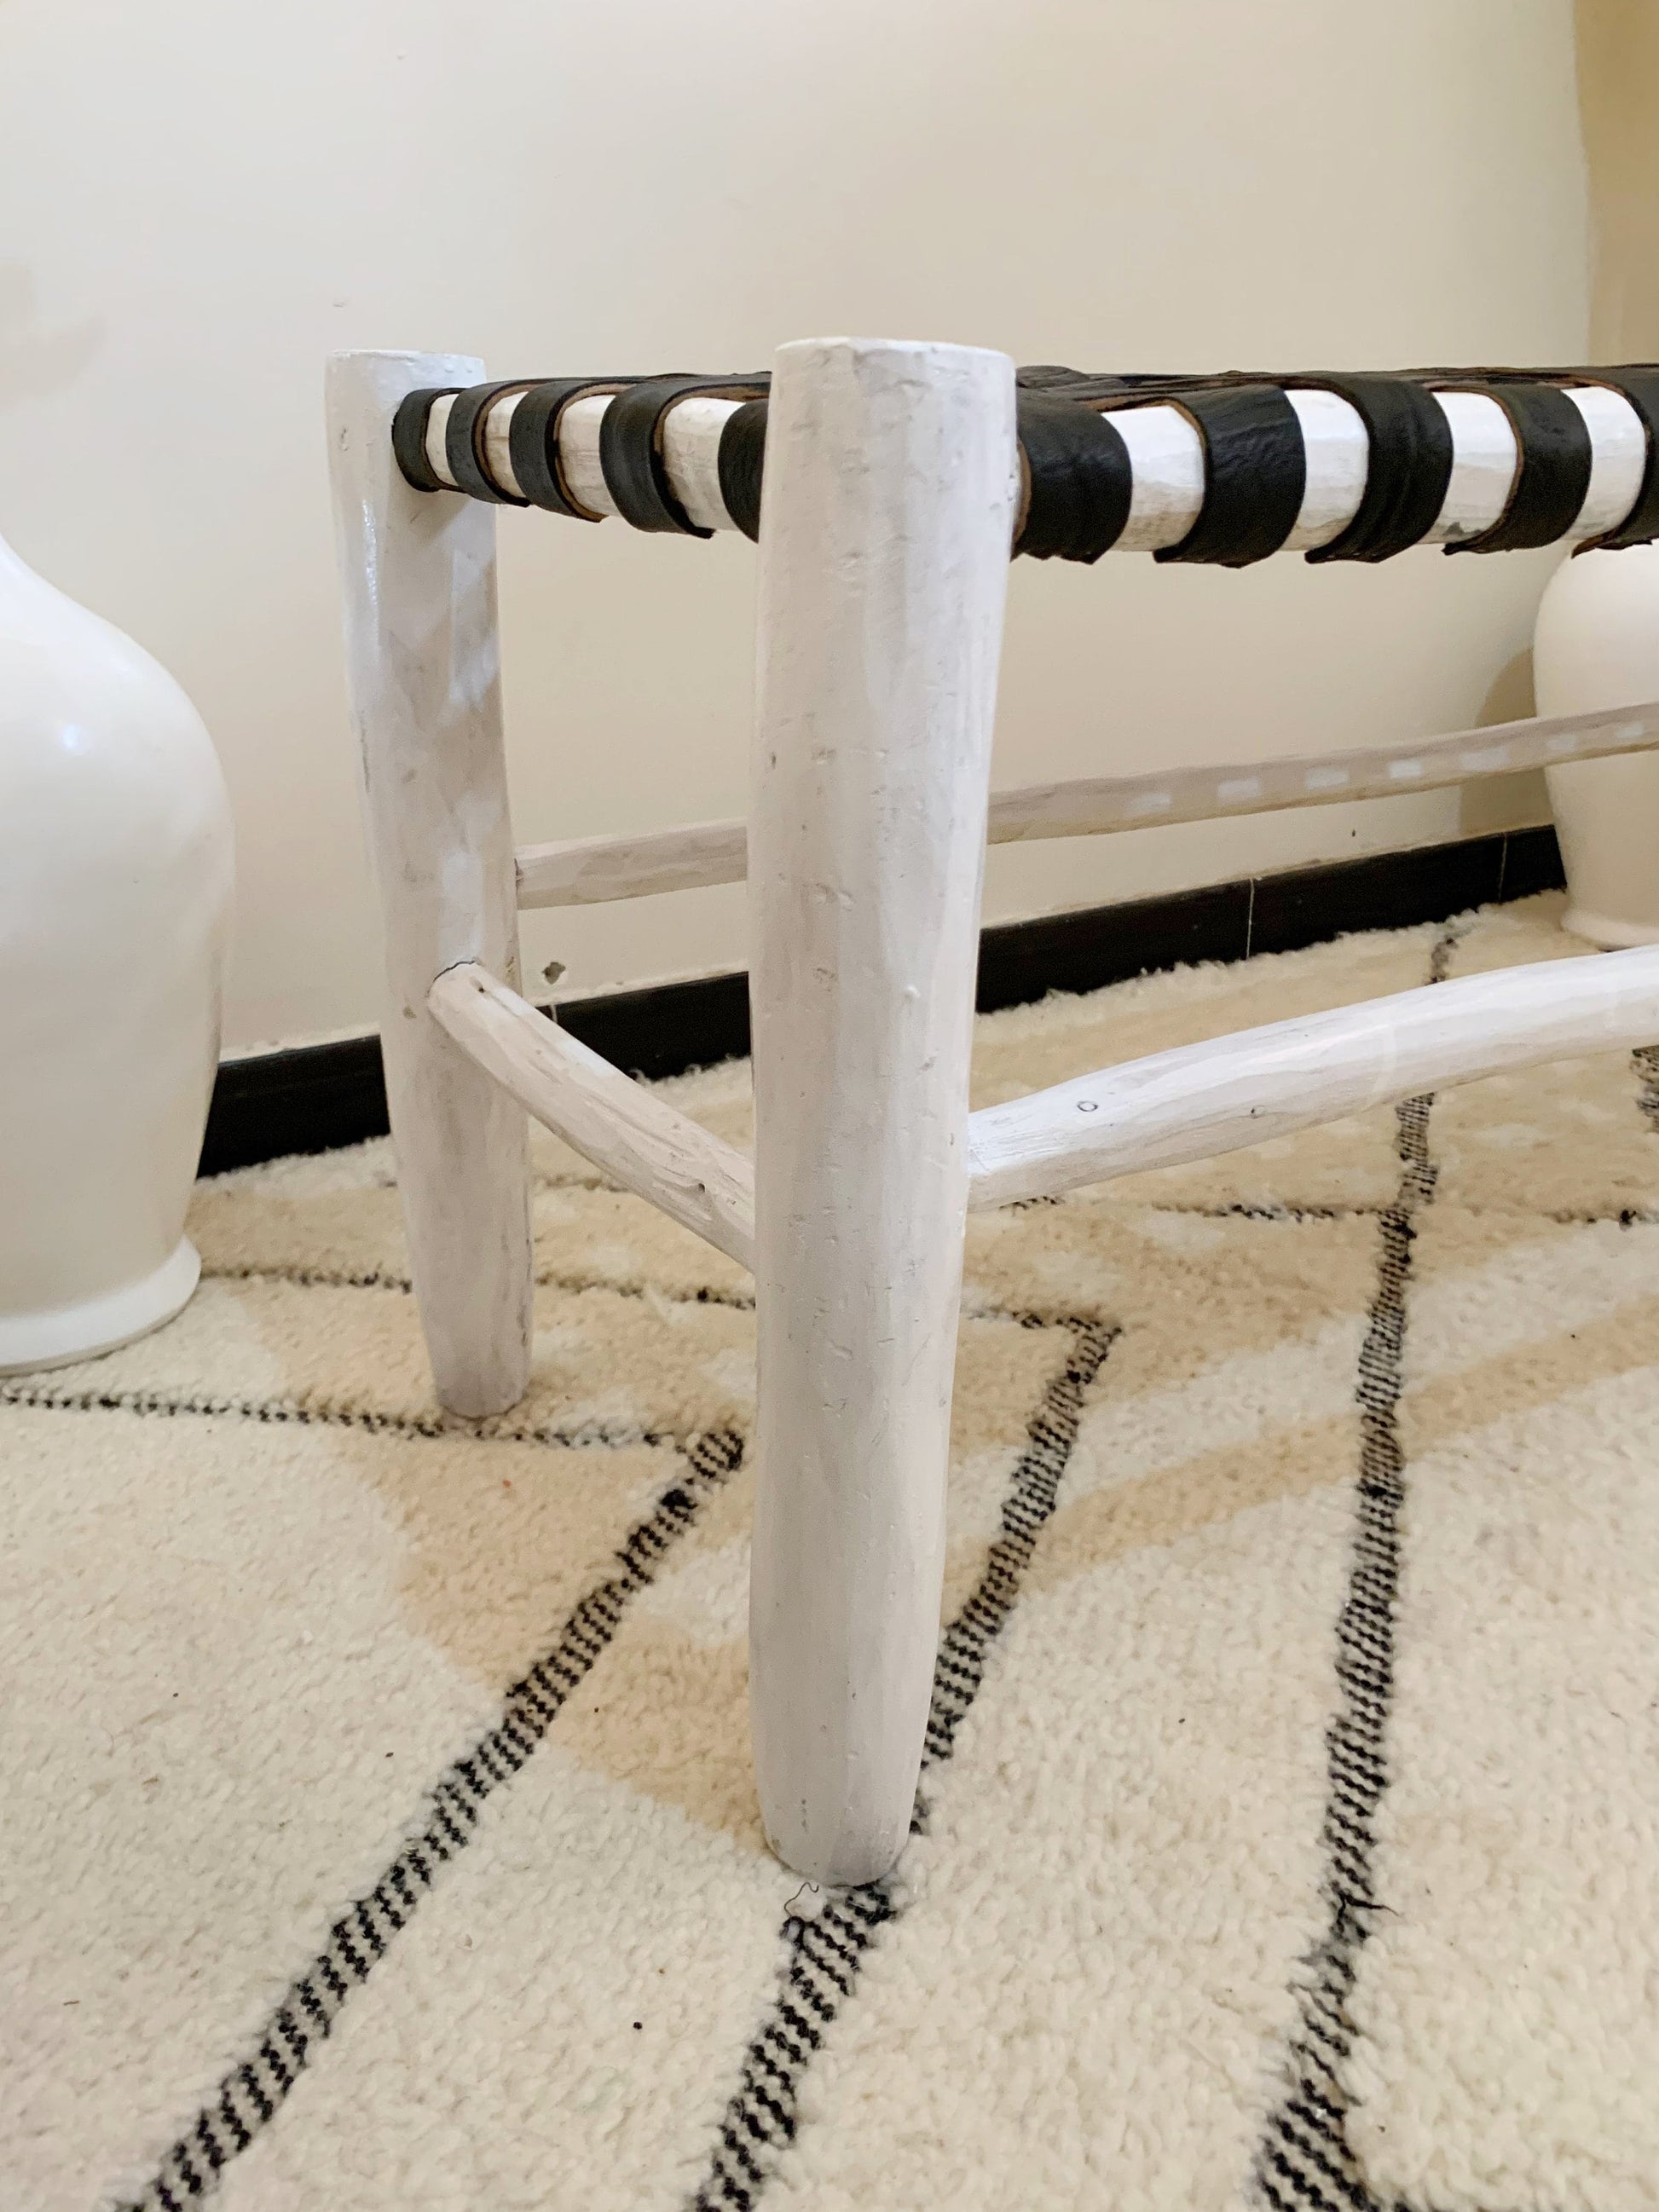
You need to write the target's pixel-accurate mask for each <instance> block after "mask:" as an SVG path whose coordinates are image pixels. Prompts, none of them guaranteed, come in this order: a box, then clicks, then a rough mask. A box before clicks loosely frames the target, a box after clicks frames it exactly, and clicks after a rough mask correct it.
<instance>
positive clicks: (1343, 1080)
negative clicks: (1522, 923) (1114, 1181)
mask: <svg viewBox="0 0 1659 2212" xmlns="http://www.w3.org/2000/svg"><path fill="white" fill-rule="evenodd" d="M1656 1040H1659V946H1644V947H1643V948H1642V949H1640V950H1638V951H1633V952H1609V953H1601V954H1591V955H1589V956H1587V957H1585V958H1583V959H1581V960H1551V961H1546V962H1543V963H1540V964H1539V965H1537V966H1535V967H1530V968H1508V969H1502V970H1500V971H1499V972H1498V973H1497V974H1495V975H1469V976H1465V977H1462V978H1461V979H1460V980H1458V981H1455V982H1449V983H1437V984H1436V985H1434V986H1433V987H1431V988H1427V989H1424V990H1419V991H1401V992H1399V993H1397V994H1395V996H1393V997H1391V998H1386V999H1371V1000H1367V1001H1366V1002H1365V1003H1364V1004H1363V1005H1361V1006H1341V1007H1339V1008H1337V1009H1336V1011H1335V1012H1331V1013H1325V1014H1306V1015H1300V1016H1297V1018H1295V1019H1293V1020H1291V1021H1288V1022H1273V1023H1270V1024H1268V1025H1267V1027H1266V1028H1265V1029H1255V1030H1239V1031H1237V1033H1235V1034H1234V1035H1233V1036H1225V1037H1217V1038H1215V1039H1213V1040H1212V1041H1211V1042H1208V1043H1205V1044H1194V1045H1182V1046H1180V1047H1178V1048H1176V1050H1175V1051H1173V1052H1160V1053H1155V1054H1152V1056H1151V1058H1149V1059H1146V1060H1129V1061H1127V1062H1125V1063H1124V1065H1122V1066H1119V1067H1108V1068H1103V1070H1101V1072H1100V1073H1098V1074H1096V1075H1084V1076H1079V1078H1078V1079H1076V1080H1075V1081H1074V1082H1071V1083H1060V1084H1056V1085H1054V1087H1053V1088H1052V1089H1050V1090H1048V1091H1034V1092H1032V1093H1031V1094H1030V1096H1029V1097H1024V1098H1016V1099H1014V1100H1013V1101H1012V1103H1009V1104H1008V1105H1006V1106H991V1107H987V1108H986V1109H984V1110H983V1111H982V1112H981V1113H978V1114H975V1115H974V1116H973V1118H972V1120H971V1121H970V1122H969V1137H968V1152H969V1165H970V1169H971V1171H972V1176H973V1184H972V1188H973V1203H974V1205H975V1206H1006V1205H1007V1204H1008V1203H1009V1202H1010V1201H1011V1200H1016V1199H1024V1198H1047V1197H1052V1196H1054V1195H1055V1194H1057V1193H1059V1192H1060V1191H1065V1190H1073V1189H1075V1188H1078V1187H1079V1185H1080V1184H1084V1183H1091V1182H1103V1181H1105V1180H1106V1179H1107V1178H1109V1177H1110V1176H1121V1175H1132V1174H1133V1173H1135V1172H1136V1171H1137V1170H1139V1169H1142V1168H1162V1167H1177V1166H1180V1165H1181V1164H1182V1163H1183V1162H1186V1161H1188V1160H1206V1159H1210V1158H1213V1157H1214V1156H1215V1155H1216V1154H1218V1153H1220V1152H1237V1151H1238V1150H1239V1149H1240V1148H1241V1147H1242V1146H1246V1145H1259V1144H1261V1143H1264V1142H1265V1141H1266V1140H1267V1139H1268V1138H1270V1137H1283V1136H1288V1135H1290V1134H1291V1133H1292V1132H1293V1131H1295V1130H1297V1129H1309V1128H1313V1127H1316V1126H1317V1125H1318V1124H1319V1123H1321V1122H1322V1121H1340V1120H1341V1119H1342V1117H1343V1116H1344V1115H1348V1114H1360V1113H1364V1110H1365V1109H1367V1108H1368V1107H1370V1106H1380V1105H1382V1104H1383V1103H1386V1102H1388V1101H1389V1100H1393V1099H1399V1098H1410V1097H1415V1096H1416V1095H1417V1093H1419V1091H1437V1090H1441V1089H1443V1088H1445V1087H1447V1086H1449V1085H1453V1084H1459V1083H1474V1082H1477V1081H1479V1079H1480V1078H1481V1077H1482V1076H1487V1075H1498V1074H1501V1073H1504V1071H1505V1070H1507V1069H1510V1068H1516V1067H1536V1066H1540V1065H1541V1064H1542V1063H1543V1062H1544V1061H1546V1060H1573V1059H1577V1057H1578V1056H1579V1055H1580V1054H1586V1053H1595V1052H1613V1051H1623V1050H1628V1049H1629V1048H1632V1047H1633V1046H1636V1045H1639V1044H1650V1043H1652V1042H1655V1041H1656Z"/></svg>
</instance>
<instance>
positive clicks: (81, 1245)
mask: <svg viewBox="0 0 1659 2212" xmlns="http://www.w3.org/2000/svg"><path fill="white" fill-rule="evenodd" d="M231 882H232V843H231V826H230V809H229V804H228V799H227V797H226V793H225V787H224V780H223V777H222V775H221V773H220V769H219V763H218V759H217V757H216V755H215V753H214V750H213V746H212V743H211V741H210V738H209V737H208V733H207V732H206V730H205V729H204V727H203V726H202V721H201V718H200V716H199V715H198V714H197V712H196V710H195V708H193V707H192V706H191V703H190V702H189V700H188V699H187V698H186V697H185V695H184V693H183V692H182V691H181V690H179V686H178V684H175V683H174V682H173V678H172V677H170V676H169V675H168V674H167V671H166V670H165V669H163V668H161V666H159V665H158V664H157V663H156V662H155V661H154V660H153V659H151V658H150V656H149V654H148V653H145V652H143V650H142V649H141V648H140V647H138V646H137V645H135V644H134V643H133V641H131V638H128V637H125V636H123V635H122V634H121V632H120V631H119V630H118V629H114V628H112V625H111V624H110V623H106V622H102V621H100V619H99V618H98V617H97V616H96V615H93V614H89V613H88V611H87V610H86V609H85V608H84V607H81V606H77V605H76V604H75V602H74V601H73V600H71V599H66V598H65V597H64V594H63V593H62V592H58V591H55V590H54V589H53V588H52V586H51V585H50V584H47V583H46V582H44V581H43V580H42V579H41V578H40V577H39V576H37V575H35V574H33V572H32V571H31V570H30V569H29V568H27V567H26V566H25V565H24V563H23V562H21V560H19V559H18V557H17V556H16V555H15V553H13V552H11V551H10V550H9V548H8V547H7V546H6V545H5V544H3V542H0V1372H6V1373H15V1372H16V1371H18V1370H21V1369H27V1368H32V1367H47V1366H56V1365H59V1364H63V1363H64V1362H65V1361H67V1360H74V1359H82V1358H87V1357H88V1356H89V1355H90V1354H92V1353H94V1352H106V1351H108V1350H110V1349H111V1348H112V1346H115V1345H118V1344H122V1343H125V1341H126V1340H128V1339H129V1338H131V1337H134V1336H138V1335H141V1334H143V1332H144V1331H145V1330H147V1329H151V1328H155V1327H157V1326H158V1324H160V1323H161V1322H164V1321H167V1320H168V1319H170V1318H171V1316H173V1314H175V1313H177V1312H178V1310H179V1308H180V1307H181V1306H182V1305H183V1304H185V1301H186V1300H187V1299H188V1298H189V1297H190V1295H191V1291H193V1290H194V1288H195V1286H196V1282H197V1276H198V1274H199V1273H200V1262H199V1261H198V1260H197V1255H196V1253H195V1251H194V1249H192V1247H191V1244H190V1243H189V1242H188V1240H187V1239H186V1238H185V1234H184V1225H185V1206H186V1205H187V1203H188V1201H189V1198H190V1191H191V1182H192V1181H193V1179H194V1176H195V1173H196V1166H197V1158H198V1156H199V1154H200V1151H201V1143H202V1131H203V1127H204V1123H205V1121H206V1117H207V1108H208V1101H209V1097H210V1091H211V1088H212V1083H213V1074H214V1069H215V1067H216V1064H217V1060H218V1051H219V1002H220V989H221V978H222V965H223V957H224V949H225V942H226V935H227V929H228V919H229V908H230V895H231Z"/></svg>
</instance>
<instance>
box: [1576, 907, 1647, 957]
mask: <svg viewBox="0 0 1659 2212" xmlns="http://www.w3.org/2000/svg"><path fill="white" fill-rule="evenodd" d="M1561 927H1562V928H1563V929H1565V931H1566V933H1567V934H1568V936H1569V937H1583V938H1585V939H1588V940H1589V943H1590V944H1592V945H1600V946H1601V950H1602V951H1604V952H1630V951H1634V950H1635V948H1636V947H1637V946H1638V945H1659V922H1656V921H1615V920H1614V919H1613V916H1612V915H1607V914H1592V913H1591V912H1590V910H1589V908H1588V907H1582V906H1569V907H1568V908H1567V910H1566V912H1565V914H1564V915H1562V917H1561Z"/></svg>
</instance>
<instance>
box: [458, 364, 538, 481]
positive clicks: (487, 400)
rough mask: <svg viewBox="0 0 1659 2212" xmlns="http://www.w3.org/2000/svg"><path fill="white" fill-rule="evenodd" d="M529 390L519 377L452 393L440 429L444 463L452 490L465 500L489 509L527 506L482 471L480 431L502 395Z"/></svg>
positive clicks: (481, 431)
mask: <svg viewBox="0 0 1659 2212" xmlns="http://www.w3.org/2000/svg"><path fill="white" fill-rule="evenodd" d="M530 388H531V387H530V384H529V383H528V382H526V380H525V378H523V377H521V376H520V377H516V378H509V379H507V380H505V381H503V382H501V383H500V384H470V385H468V386H467V388H466V390H465V392H457V393H456V395H455V404H454V405H453V407H452V408H451V409H450V410H449V420H448V422H447V423H446V424H445V425H444V459H446V460H447V462H448V464H449V473H450V475H451V476H452V477H454V479H455V488H456V489H457V490H458V491H464V492H465V494H466V495H467V497H468V498H469V499H483V500H488V501H489V503H490V504H491V506H493V507H528V506H529V504H530V501H528V500H527V499H520V498H516V497H515V496H514V495H513V494H512V493H511V492H505V491H503V490H502V489H501V486H500V485H499V484H498V483H496V482H495V478H494V477H492V476H491V475H490V473H489V470H488V469H487V468H485V466H484V465H483V430H484V423H485V422H486V420H487V419H488V417H489V410H490V408H491V407H492V405H493V404H495V401H496V400H497V399H499V398H501V394H502V393H503V392H527V391H528V390H529V389H530Z"/></svg>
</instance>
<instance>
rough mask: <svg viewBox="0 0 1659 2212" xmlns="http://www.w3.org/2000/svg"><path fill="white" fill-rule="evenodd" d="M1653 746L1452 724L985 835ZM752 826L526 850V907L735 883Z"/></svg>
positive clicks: (1549, 726) (1650, 705)
mask: <svg viewBox="0 0 1659 2212" xmlns="http://www.w3.org/2000/svg"><path fill="white" fill-rule="evenodd" d="M1656 746H1659V700H1652V701H1649V702H1645V703H1644V704H1641V705H1637V706H1632V707H1615V708H1602V709H1600V710H1598V711H1596V712H1595V713H1591V714H1555V715H1549V716H1542V715H1540V716H1534V717H1530V718H1528V720H1524V721H1519V722H1495V723H1493V724H1492V726H1490V727H1489V728H1486V729H1482V730H1458V731H1456V732H1454V733H1453V734H1452V735H1450V736H1449V737H1441V738H1425V739H1423V740H1422V741H1421V742H1420V743H1419V744H1411V745H1383V746H1375V747H1371V748H1369V749H1367V750H1355V751H1345V752H1336V753H1320V754H1315V755H1300V754H1291V755H1290V756H1288V757H1285V759H1282V760H1276V761H1264V762H1261V763H1252V764H1251V765H1249V766H1248V767H1243V766H1241V767H1237V768H1194V769H1172V770H1170V771H1169V772H1167V773H1165V774H1163V775H1136V776H1086V777H1079V778H1076V779H1074V780H1073V781H1068V782H1064V783H1034V784H1026V785H1024V786H1023V787H1020V788H1018V789H1016V790H1012V791H994V792H993V793H991V803H990V812H989V817H988V821H987V829H986V838H987V842H988V843H990V844H993V845H1015V844H1020V843H1024V842H1032V841H1035V840H1036V839H1040V838H1048V837H1095V836H1103V835H1105V834H1106V833H1108V832H1110V831H1113V830H1118V829H1149V828H1152V827H1153V826H1154V825H1162V824H1164V823H1175V822H1213V821H1218V820H1221V819H1223V818H1224V817H1227V816H1230V815H1235V814H1266V813H1271V812H1274V811H1279V810H1282V809H1284V808H1286V807H1293V806H1322V805H1332V804H1333V803H1334V802H1337V801H1340V800H1343V799H1389V798H1394V797H1396V796H1398V794H1399V793H1401V792H1412V791H1439V790H1444V789H1445V788H1447V787H1449V786H1450V785H1453V784H1458V783H1467V782H1468V781H1472V780H1473V779H1474V778H1475V777H1478V776H1483V775H1512V774H1518V773H1519V772H1520V771H1521V770H1522V769H1537V768H1557V767H1559V766H1560V765H1561V763H1563V762H1565V761H1585V760H1601V759H1605V758H1607V757H1608V756H1609V755H1612V754H1615V753H1633V752H1648V751H1650V750H1653V749H1654V748H1655V747H1656ZM747 853H748V835H747V830H746V829H745V826H744V823H743V822H742V821H740V820H736V819H728V820H726V821H724V822H694V823H687V824H685V825H684V826H683V827H680V828H677V829H646V830H641V831H638V832H637V833H635V835H633V836H623V837H572V838H566V839H563V840H561V841H560V842H556V843H553V844H545V845H522V846H520V848H519V851H518V854H517V855H516V860H517V866H518V879H519V904H520V907H521V908H532V907H553V906H591V905H598V904H601V903H604V902H608V901H610V900H612V899H629V898H645V897H647V896H650V895H651V894H652V893H653V892H657V891H683V890H701V889H704V888H706V887H707V886H708V885H709V884H736V883H741V882H742V881H743V878H744V872H745V870H746V868H747V866H748V858H747Z"/></svg>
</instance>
